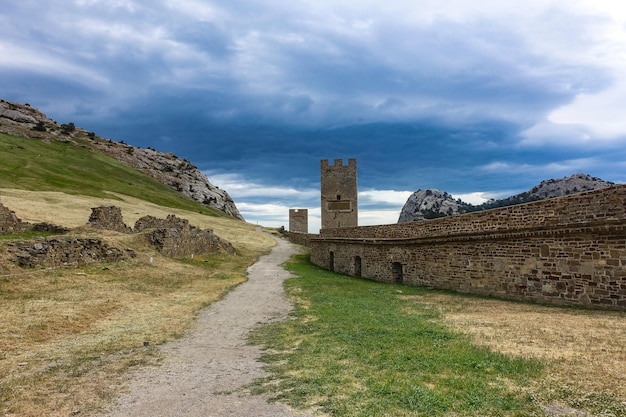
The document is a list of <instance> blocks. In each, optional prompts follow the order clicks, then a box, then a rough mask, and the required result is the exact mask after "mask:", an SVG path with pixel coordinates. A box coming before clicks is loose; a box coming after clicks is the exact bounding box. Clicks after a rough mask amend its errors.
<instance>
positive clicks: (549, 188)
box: [398, 173, 616, 223]
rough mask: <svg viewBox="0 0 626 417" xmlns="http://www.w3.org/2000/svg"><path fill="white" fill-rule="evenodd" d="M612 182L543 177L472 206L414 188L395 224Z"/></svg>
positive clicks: (578, 175)
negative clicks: (526, 187)
mask: <svg viewBox="0 0 626 417" xmlns="http://www.w3.org/2000/svg"><path fill="white" fill-rule="evenodd" d="M614 185H616V184H615V183H613V182H610V181H604V180H602V179H601V178H597V177H593V176H591V175H589V174H584V173H576V174H573V175H570V176H569V177H563V178H560V179H549V180H544V181H542V182H541V183H539V184H538V185H536V186H534V187H533V188H531V189H530V190H528V191H525V192H522V193H519V194H515V195H513V196H510V197H506V198H503V199H498V200H489V201H487V202H485V203H482V204H478V205H473V204H469V203H465V202H463V201H461V199H457V200H455V199H454V198H453V197H452V195H450V194H449V193H447V192H444V191H440V190H436V189H419V190H417V191H415V192H414V193H413V194H411V196H409V198H408V199H407V201H406V203H405V204H404V206H403V207H402V210H401V211H400V216H399V217H398V223H405V222H412V221H420V220H428V219H434V218H438V217H446V216H453V215H457V214H464V213H470V212H473V211H480V210H488V209H492V208H497V207H506V206H512V205H516V204H523V203H529V202H531V201H539V200H545V199H548V198H555V197H562V196H566V195H570V194H575V193H579V192H583V191H590V190H597V189H600V188H606V187H611V186H614Z"/></svg>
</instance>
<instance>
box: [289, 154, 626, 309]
mask: <svg viewBox="0 0 626 417" xmlns="http://www.w3.org/2000/svg"><path fill="white" fill-rule="evenodd" d="M335 167H338V168H337V170H336V171H333V170H332V168H334V167H330V168H329V166H328V161H327V160H323V161H322V163H321V188H322V189H321V194H322V198H321V202H322V216H324V214H325V213H326V214H329V213H330V214H332V216H331V217H337V216H336V213H334V214H333V213H332V212H330V211H329V210H327V208H328V207H329V206H328V204H327V203H328V201H340V198H341V199H343V198H344V196H345V197H347V196H350V197H349V199H351V198H352V197H353V196H356V194H357V190H356V160H354V159H350V160H349V163H348V165H347V166H345V165H343V164H342V160H341V159H339V160H335ZM351 187H352V189H351ZM340 189H341V195H338V196H336V197H340V198H335V200H332V199H333V195H334V194H338V191H337V190H340ZM354 198H355V200H354V202H355V203H356V197H354ZM331 206H332V207H334V206H333V205H332V204H331ZM342 207H343V206H342ZM346 207H347V206H346ZM355 209H356V208H355ZM355 212H356V211H355ZM346 226H348V225H347V224H346V223H345V222H342V223H341V224H339V223H337V222H335V223H333V222H332V221H330V220H329V221H327V222H325V221H324V218H322V229H321V230H320V234H319V235H315V234H307V233H299V232H296V233H290V239H291V241H292V242H294V243H298V244H302V245H305V246H309V247H310V248H311V261H312V262H313V263H314V264H316V265H318V266H321V267H323V268H327V269H330V270H333V271H337V272H340V273H343V274H348V275H353V276H359V277H363V278H368V279H372V280H376V281H381V282H388V283H402V284H407V285H420V286H428V287H433V288H439V289H449V290H454V291H459V292H465V293H473V294H482V295H491V296H497V297H500V298H508V299H515V300H527V301H537V302H542V303H549V304H561V305H583V306H588V307H593V308H604V309H619V310H626V185H618V186H614V187H610V188H604V189H600V190H595V191H588V192H584V193H579V194H574V195H570V196H566V197H559V198H553V199H548V200H542V201H537V202H532V203H527V204H521V205H516V206H509V207H504V208H499V209H493V210H485V211H480V212H474V213H469V214H464V215H458V216H451V217H443V218H439V219H434V220H427V221H419V222H412V223H401V224H390V225H381V226H361V227H358V226H357V225H356V221H355V222H354V224H353V225H352V226H350V227H346Z"/></svg>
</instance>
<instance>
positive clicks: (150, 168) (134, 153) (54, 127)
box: [0, 100, 243, 220]
mask: <svg viewBox="0 0 626 417" xmlns="http://www.w3.org/2000/svg"><path fill="white" fill-rule="evenodd" d="M0 132H3V133H7V134H10V135H14V136H20V137H28V138H35V139H41V140H43V141H51V140H60V141H74V142H76V143H79V142H80V145H83V146H89V147H90V148H92V149H93V150H94V151H96V152H101V153H104V154H106V155H108V156H110V157H112V158H114V159H117V160H118V161H120V162H123V163H125V164H127V165H130V166H131V167H133V168H135V169H137V170H139V171H141V172H143V173H145V174H147V175H150V176H151V177H153V178H155V179H156V180H158V181H159V182H161V183H163V184H165V185H167V186H169V187H171V188H173V189H174V190H176V191H178V192H180V193H181V194H183V195H185V196H187V197H189V198H191V199H193V200H195V201H197V202H199V203H201V204H204V205H206V206H209V207H212V208H215V209H217V210H220V211H222V212H224V213H227V214H228V215H230V216H232V217H235V218H237V219H240V220H243V217H242V216H241V214H240V213H239V210H238V209H237V206H236V205H235V203H234V201H233V199H232V198H231V197H230V195H229V194H228V192H226V191H225V190H221V189H220V188H219V187H216V186H215V185H213V184H212V183H211V182H210V181H209V179H208V178H207V177H206V176H205V175H204V174H203V173H202V172H201V171H200V170H199V169H198V168H197V167H196V166H195V165H193V164H192V163H191V162H189V161H187V160H185V159H181V158H179V157H178V156H176V155H174V154H172V153H163V152H159V151H156V150H154V149H151V148H148V149H143V148H138V147H135V146H131V145H128V144H125V143H123V142H115V141H113V140H108V139H103V138H99V137H98V136H96V135H95V133H93V132H87V131H85V130H84V129H80V128H77V127H76V126H75V125H74V124H73V123H67V124H59V123H57V122H55V121H54V120H52V119H50V118H48V117H47V116H46V115H45V114H44V113H42V112H40V111H39V110H37V109H35V108H33V107H31V106H30V105H28V104H18V103H12V102H8V101H5V100H0Z"/></svg>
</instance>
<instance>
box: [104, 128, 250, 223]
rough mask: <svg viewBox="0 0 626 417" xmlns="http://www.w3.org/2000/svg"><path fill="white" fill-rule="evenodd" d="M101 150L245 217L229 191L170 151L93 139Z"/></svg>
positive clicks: (211, 204)
mask: <svg viewBox="0 0 626 417" xmlns="http://www.w3.org/2000/svg"><path fill="white" fill-rule="evenodd" d="M93 145H94V147H96V148H97V149H98V150H99V151H100V152H102V153H104V154H107V155H108V156H110V157H112V158H114V159H117V160H118V161H120V162H123V163H125V164H126V165H130V166H131V167H133V168H135V169H136V170H138V171H141V172H143V173H144V174H147V175H150V176H151V177H152V178H154V179H156V180H157V181H159V182H160V183H162V184H165V185H167V186H168V187H170V188H172V189H174V190H176V191H178V192H179V193H181V194H183V195H185V196H187V197H189V198H191V199H192V200H195V201H197V202H199V203H201V204H204V205H206V206H209V207H212V208H215V209H217V210H220V211H222V212H224V213H226V214H228V215H230V216H232V217H235V218H237V219H239V220H244V218H243V217H242V216H241V213H239V209H237V206H236V205H235V202H234V201H233V199H232V198H231V197H230V195H229V194H228V192H226V191H225V190H222V189H220V188H219V187H216V186H215V185H213V184H211V182H210V181H209V179H208V178H207V177H206V175H204V174H203V173H202V172H201V171H200V170H199V169H198V168H197V167H196V166H195V165H193V164H192V163H191V162H189V161H187V160H185V159H181V158H179V157H178V156H176V155H174V154H173V153H163V152H159V151H155V150H154V149H150V148H147V149H142V148H137V147H134V146H131V145H126V144H122V143H116V142H102V141H95V140H94V142H93Z"/></svg>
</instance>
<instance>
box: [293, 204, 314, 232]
mask: <svg viewBox="0 0 626 417" xmlns="http://www.w3.org/2000/svg"><path fill="white" fill-rule="evenodd" d="M289 231H290V232H295V233H309V210H308V209H289Z"/></svg>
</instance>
